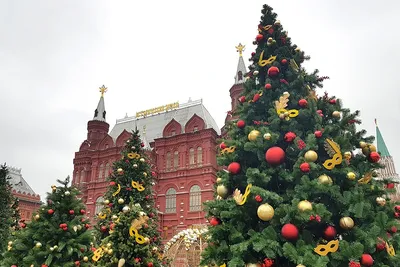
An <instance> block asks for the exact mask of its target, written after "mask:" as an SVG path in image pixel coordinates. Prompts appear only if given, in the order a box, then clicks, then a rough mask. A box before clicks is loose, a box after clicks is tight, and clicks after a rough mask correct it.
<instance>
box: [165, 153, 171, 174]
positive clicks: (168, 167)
mask: <svg viewBox="0 0 400 267" xmlns="http://www.w3.org/2000/svg"><path fill="white" fill-rule="evenodd" d="M166 160H167V164H166V165H167V170H169V169H171V152H167V159H166Z"/></svg>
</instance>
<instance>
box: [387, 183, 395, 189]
mask: <svg viewBox="0 0 400 267" xmlns="http://www.w3.org/2000/svg"><path fill="white" fill-rule="evenodd" d="M386 188H387V189H393V188H394V183H388V184H387V185H386Z"/></svg>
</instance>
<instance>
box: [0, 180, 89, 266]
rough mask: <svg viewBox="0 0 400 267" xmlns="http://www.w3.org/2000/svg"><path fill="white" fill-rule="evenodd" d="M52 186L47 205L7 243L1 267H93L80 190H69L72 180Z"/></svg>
mask: <svg viewBox="0 0 400 267" xmlns="http://www.w3.org/2000/svg"><path fill="white" fill-rule="evenodd" d="M57 181H58V182H59V183H60V184H61V185H62V186H58V187H57V186H55V185H53V186H52V192H51V193H48V196H47V204H45V205H43V206H41V208H40V209H39V211H38V212H37V213H36V214H34V215H33V218H32V222H30V223H27V224H26V225H24V228H23V229H21V230H20V231H18V232H16V234H15V236H14V237H13V238H12V240H10V241H9V242H8V251H7V252H6V253H5V254H4V260H3V262H2V263H1V264H0V265H1V266H17V267H23V266H32V265H33V266H42V267H45V266H48V267H72V266H82V267H85V266H91V265H90V264H89V257H90V253H91V243H92V240H93V237H92V234H91V231H90V230H88V228H89V226H90V225H89V221H88V219H87V217H86V215H85V214H86V211H85V206H84V204H83V203H82V201H81V200H80V199H78V198H77V195H79V191H78V190H77V189H76V188H72V187H69V186H68V184H69V177H68V178H67V179H66V180H65V181H60V180H57Z"/></svg>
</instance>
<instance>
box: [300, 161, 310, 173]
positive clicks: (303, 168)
mask: <svg viewBox="0 0 400 267" xmlns="http://www.w3.org/2000/svg"><path fill="white" fill-rule="evenodd" d="M300 170H301V171H302V172H310V170H311V168H310V164H308V162H304V163H302V164H300Z"/></svg>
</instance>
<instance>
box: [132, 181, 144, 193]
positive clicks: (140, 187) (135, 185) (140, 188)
mask: <svg viewBox="0 0 400 267" xmlns="http://www.w3.org/2000/svg"><path fill="white" fill-rule="evenodd" d="M131 184H132V187H133V188H136V189H137V191H139V192H141V191H143V190H144V189H145V188H144V186H143V185H141V184H139V183H138V182H136V181H132V182H131Z"/></svg>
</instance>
